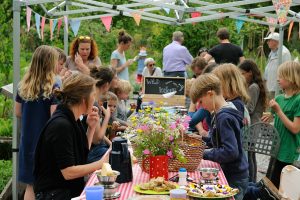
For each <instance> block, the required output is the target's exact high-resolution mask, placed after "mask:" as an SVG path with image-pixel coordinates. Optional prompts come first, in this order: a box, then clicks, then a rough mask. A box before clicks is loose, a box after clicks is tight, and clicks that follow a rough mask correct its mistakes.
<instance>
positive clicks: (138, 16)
mask: <svg viewBox="0 0 300 200" xmlns="http://www.w3.org/2000/svg"><path fill="white" fill-rule="evenodd" d="M131 15H132V17H133V19H134V21H135V23H136V24H137V25H138V26H139V25H140V22H141V17H142V16H141V15H140V14H139V13H131Z"/></svg>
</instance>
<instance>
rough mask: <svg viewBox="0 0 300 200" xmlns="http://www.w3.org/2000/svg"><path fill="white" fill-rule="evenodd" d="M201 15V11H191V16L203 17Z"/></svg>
mask: <svg viewBox="0 0 300 200" xmlns="http://www.w3.org/2000/svg"><path fill="white" fill-rule="evenodd" d="M201 15H202V13H201V12H192V13H191V18H196V17H201ZM192 24H193V25H195V24H196V22H193V23H192Z"/></svg>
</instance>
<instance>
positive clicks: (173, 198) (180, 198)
mask: <svg viewBox="0 0 300 200" xmlns="http://www.w3.org/2000/svg"><path fill="white" fill-rule="evenodd" d="M186 193H187V192H186V190H183V189H173V190H171V191H170V200H186Z"/></svg>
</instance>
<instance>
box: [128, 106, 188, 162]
mask: <svg viewBox="0 0 300 200" xmlns="http://www.w3.org/2000/svg"><path fill="white" fill-rule="evenodd" d="M130 120H131V123H132V126H131V127H129V128H127V130H126V131H125V133H130V134H136V137H134V139H133V140H132V142H133V145H134V154H135V155H136V156H137V157H139V158H142V157H144V156H147V155H151V156H157V155H167V156H168V157H169V158H171V159H177V160H179V161H180V162H183V163H185V162H186V158H185V155H184V152H183V150H182V149H180V143H181V142H182V141H181V139H180V138H181V137H182V134H184V131H185V130H186V129H187V128H188V122H189V120H190V117H189V116H180V115H178V114H169V113H168V112H167V111H166V110H164V109H162V108H161V107H155V108H151V107H148V108H145V109H144V110H141V111H139V112H138V113H136V114H135V115H134V116H133V117H131V119H130Z"/></svg>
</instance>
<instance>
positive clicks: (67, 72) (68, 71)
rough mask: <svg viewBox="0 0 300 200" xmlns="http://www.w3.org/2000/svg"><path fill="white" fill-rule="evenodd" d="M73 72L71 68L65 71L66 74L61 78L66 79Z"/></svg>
mask: <svg viewBox="0 0 300 200" xmlns="http://www.w3.org/2000/svg"><path fill="white" fill-rule="evenodd" d="M71 74H72V72H71V71H70V70H67V71H65V73H64V75H63V76H61V80H62V81H64V80H65V79H66V78H68V77H69V76H71Z"/></svg>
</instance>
